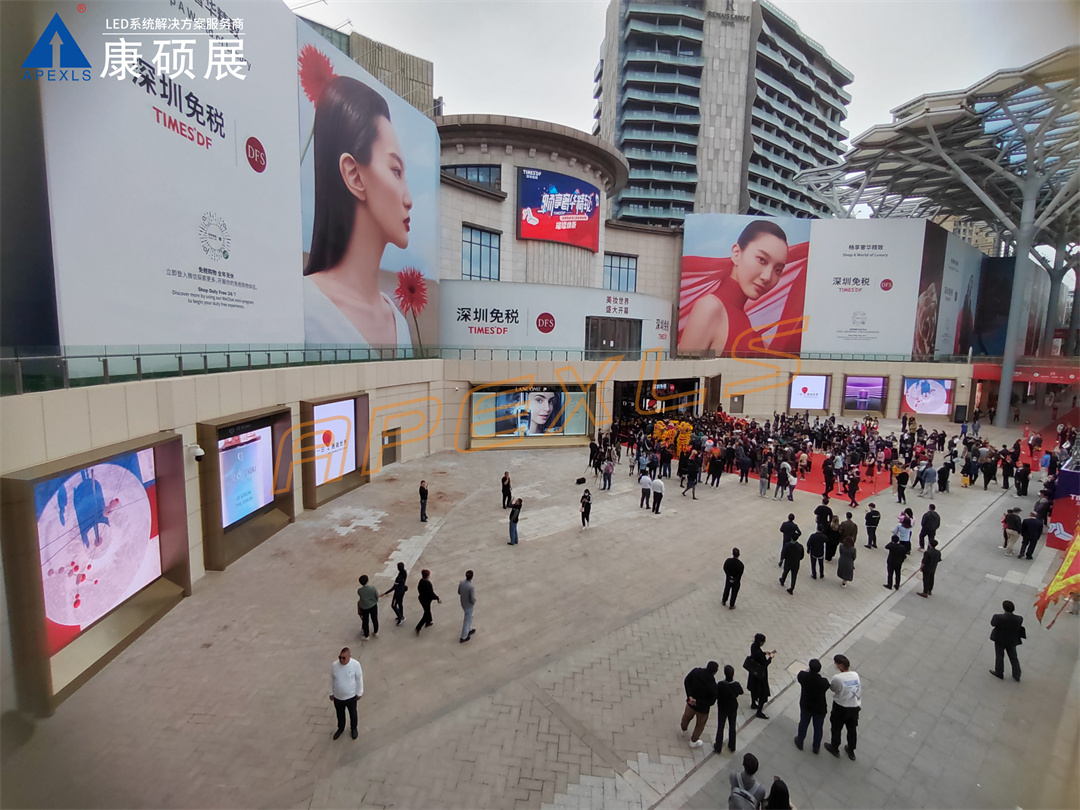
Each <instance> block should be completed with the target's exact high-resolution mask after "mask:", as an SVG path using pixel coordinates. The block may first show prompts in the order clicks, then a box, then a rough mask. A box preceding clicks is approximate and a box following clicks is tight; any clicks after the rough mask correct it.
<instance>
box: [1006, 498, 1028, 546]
mask: <svg viewBox="0 0 1080 810" xmlns="http://www.w3.org/2000/svg"><path fill="white" fill-rule="evenodd" d="M1004 525H1005V545H1004V546H1003V548H1004V549H1005V553H1006V554H1008V555H1009V556H1010V557H1012V556H1015V554H1016V552H1014V551H1013V549H1012V547H1013V544H1015V543H1016V541H1017V540H1018V539H1019V538H1020V530H1021V529H1023V527H1024V522H1023V520H1022V519H1021V518H1020V509H1019V507H1017V508H1015V509H1010V510H1009V511H1008V512H1006V513H1005V521H1004Z"/></svg>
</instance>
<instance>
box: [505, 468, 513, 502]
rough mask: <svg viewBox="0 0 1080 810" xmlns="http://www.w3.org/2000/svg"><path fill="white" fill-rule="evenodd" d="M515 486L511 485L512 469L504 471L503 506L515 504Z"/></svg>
mask: <svg viewBox="0 0 1080 810" xmlns="http://www.w3.org/2000/svg"><path fill="white" fill-rule="evenodd" d="M513 491H514V490H513V487H511V485H510V471H509V470H507V471H506V472H504V473H503V477H502V508H503V509H509V508H510V507H511V505H513V501H514V496H513Z"/></svg>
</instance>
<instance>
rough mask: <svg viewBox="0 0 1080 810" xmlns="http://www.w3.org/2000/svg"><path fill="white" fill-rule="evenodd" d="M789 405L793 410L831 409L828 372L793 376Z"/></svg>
mask: <svg viewBox="0 0 1080 810" xmlns="http://www.w3.org/2000/svg"><path fill="white" fill-rule="evenodd" d="M788 407H789V408H791V410H793V411H803V410H806V411H815V410H816V411H825V410H828V409H829V377H828V375H827V374H796V375H795V376H793V377H792V378H791V397H790V398H789V400H788Z"/></svg>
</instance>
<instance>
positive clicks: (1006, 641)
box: [990, 599, 1027, 681]
mask: <svg viewBox="0 0 1080 810" xmlns="http://www.w3.org/2000/svg"><path fill="white" fill-rule="evenodd" d="M1001 607H1002V608H1003V609H1004V610H1005V612H1004V613H997V614H995V615H994V617H993V618H992V619H991V620H990V626H991V627H993V628H994V629H993V630H992V631H991V632H990V640H991V641H992V642H994V668H993V669H992V670H990V674H991V675H993V676H994V677H995V678H1001V679H1002V680H1004V679H1005V654H1006V653H1008V655H1009V663H1010V664H1011V665H1012V676H1013V680H1014V681H1019V680H1020V659H1018V658H1017V657H1016V648H1017V646H1018V645H1020V644H1022V643H1023V639H1024V637H1025V636H1027V631H1026V630H1024V618H1023V617H1022V616H1017V615H1016V613H1015V612H1014V611H1015V610H1016V606H1015V605H1014V604H1013V603H1012V602H1010V601H1009V600H1008V599H1006V600H1005V601H1004V602H1002V603H1001Z"/></svg>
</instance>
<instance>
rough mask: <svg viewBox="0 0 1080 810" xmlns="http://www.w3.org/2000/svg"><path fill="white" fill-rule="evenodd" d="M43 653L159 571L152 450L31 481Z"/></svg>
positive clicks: (66, 641)
mask: <svg viewBox="0 0 1080 810" xmlns="http://www.w3.org/2000/svg"><path fill="white" fill-rule="evenodd" d="M34 506H35V509H36V512H37V536H38V548H39V550H40V554H41V583H42V586H43V594H44V597H45V617H46V636H47V643H48V653H49V655H53V654H54V653H56V652H57V651H58V650H60V649H62V648H63V647H65V646H67V645H68V644H70V643H71V642H72V641H73V640H74V639H75V638H76V637H78V635H79V634H80V633H81V632H82V631H83V630H85V629H86V628H87V627H89V626H90V625H92V624H93V623H94V622H96V621H97V620H98V619H100V618H102V617H103V616H105V615H106V614H107V613H109V612H110V611H111V610H113V608H115V607H117V606H118V605H120V604H121V603H122V602H124V601H125V600H126V599H127V598H128V597H130V596H132V595H133V594H135V593H136V592H138V591H140V590H142V589H143V588H144V587H146V586H147V585H149V584H150V583H151V582H153V581H154V580H155V579H157V578H158V577H160V576H161V547H160V544H159V539H158V506H157V491H156V480H155V474H154V451H153V450H152V449H147V450H140V451H138V452H136V453H125V454H123V455H120V456H116V457H115V458H111V459H109V460H107V461H102V462H99V463H97V464H94V465H92V466H89V467H85V468H83V469H81V470H78V471H76V472H72V473H67V474H65V475H63V476H61V477H58V478H51V479H47V480H45V481H41V482H39V483H37V484H36V485H35V486H34Z"/></svg>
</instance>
